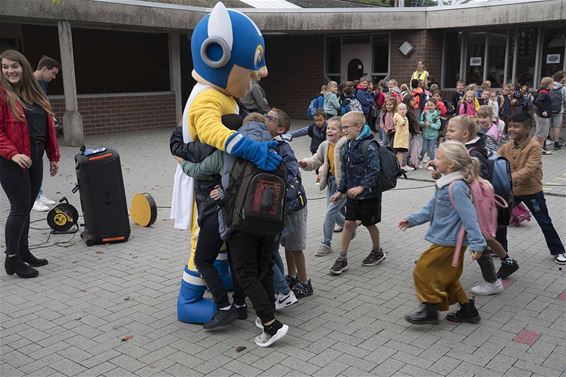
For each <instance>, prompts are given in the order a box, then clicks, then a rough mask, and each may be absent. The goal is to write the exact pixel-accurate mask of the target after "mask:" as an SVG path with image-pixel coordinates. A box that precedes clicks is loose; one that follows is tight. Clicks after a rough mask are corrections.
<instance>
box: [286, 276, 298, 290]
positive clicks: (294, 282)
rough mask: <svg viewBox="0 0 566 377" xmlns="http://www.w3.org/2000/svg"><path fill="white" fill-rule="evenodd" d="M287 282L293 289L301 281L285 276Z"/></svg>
mask: <svg viewBox="0 0 566 377" xmlns="http://www.w3.org/2000/svg"><path fill="white" fill-rule="evenodd" d="M285 282H286V283H287V285H288V286H289V288H291V289H293V287H294V286H295V284H297V283H298V282H299V281H298V280H297V278H294V277H292V276H291V275H286V276H285Z"/></svg>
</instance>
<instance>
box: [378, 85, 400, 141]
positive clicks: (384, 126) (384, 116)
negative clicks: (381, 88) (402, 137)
mask: <svg viewBox="0 0 566 377" xmlns="http://www.w3.org/2000/svg"><path fill="white" fill-rule="evenodd" d="M396 109H397V100H396V99H395V97H393V96H387V97H385V102H384V104H383V109H382V110H381V115H380V117H379V128H380V130H381V132H380V133H381V135H380V136H381V141H383V144H385V145H393V138H394V137H395V124H394V123H393V115H395V111H396Z"/></svg>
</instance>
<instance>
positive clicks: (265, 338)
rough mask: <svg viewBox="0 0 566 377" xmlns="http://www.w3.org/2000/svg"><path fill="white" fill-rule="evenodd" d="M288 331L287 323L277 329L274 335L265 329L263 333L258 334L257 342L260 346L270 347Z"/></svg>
mask: <svg viewBox="0 0 566 377" xmlns="http://www.w3.org/2000/svg"><path fill="white" fill-rule="evenodd" d="M287 331H289V326H287V325H281V328H280V329H279V330H277V332H276V333H275V334H274V335H269V334H268V333H266V332H265V331H264V332H262V333H261V335H258V336H256V338H255V344H257V345H258V346H260V347H269V346H270V345H272V344H273V343H275V342H276V341H278V340H279V339H281V338H283V337H284V336H285V335H286V334H287Z"/></svg>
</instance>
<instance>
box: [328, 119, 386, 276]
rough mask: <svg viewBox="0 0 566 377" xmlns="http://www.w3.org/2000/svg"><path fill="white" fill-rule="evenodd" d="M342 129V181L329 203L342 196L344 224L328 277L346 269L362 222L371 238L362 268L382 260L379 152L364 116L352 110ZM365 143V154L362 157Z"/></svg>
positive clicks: (343, 120)
mask: <svg viewBox="0 0 566 377" xmlns="http://www.w3.org/2000/svg"><path fill="white" fill-rule="evenodd" d="M342 130H343V131H344V133H345V134H346V137H347V139H348V143H347V144H346V146H345V151H344V154H343V157H342V178H341V179H340V185H339V186H338V190H337V191H336V193H335V194H334V195H332V197H331V198H330V201H331V202H332V203H337V202H338V201H339V200H340V199H342V197H343V196H344V195H345V196H346V197H347V198H346V221H345V222H344V231H343V233H342V243H341V249H340V250H341V251H340V256H339V257H338V259H336V261H335V262H334V265H333V266H332V267H331V268H330V274H331V275H340V274H341V273H342V272H344V271H346V270H347V269H348V259H347V253H348V247H349V246H350V241H351V240H352V238H353V235H354V231H355V229H356V227H357V224H356V221H357V220H361V222H362V225H363V226H365V227H366V228H367V230H368V232H369V235H370V237H371V243H372V246H373V247H372V249H371V251H370V253H369V255H368V256H367V257H366V258H365V259H364V260H363V262H362V266H376V265H378V264H379V263H381V262H382V261H383V260H384V259H385V254H384V253H383V250H382V249H381V247H380V246H379V229H378V228H377V226H376V224H377V223H379V222H380V221H381V191H380V190H379V187H378V179H379V174H380V165H379V152H378V150H377V148H378V145H377V142H374V138H373V133H372V132H371V130H370V128H369V126H368V125H367V124H365V117H364V113H362V112H361V111H351V112H349V113H348V114H346V115H344V116H343V117H342ZM364 143H368V145H367V154H366V155H365V156H364V154H365V152H364Z"/></svg>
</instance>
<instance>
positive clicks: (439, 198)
mask: <svg viewBox="0 0 566 377" xmlns="http://www.w3.org/2000/svg"><path fill="white" fill-rule="evenodd" d="M435 163H436V169H437V170H438V172H440V173H441V174H442V177H441V178H440V179H438V180H437V181H436V192H435V195H434V198H432V199H431V200H430V201H429V202H428V203H427V205H426V206H425V207H423V208H422V209H421V210H420V211H419V212H417V213H414V214H412V215H410V216H408V217H407V218H406V219H403V220H401V221H400V222H399V228H400V229H401V230H406V229H407V228H410V227H413V226H415V225H420V224H423V223H425V222H430V228H429V230H428V232H427V234H426V237H425V239H426V240H427V241H429V242H431V243H432V245H431V246H430V247H429V248H428V249H427V250H426V251H425V252H424V253H423V254H422V255H421V257H420V258H419V260H418V261H417V262H416V265H415V269H414V271H413V279H414V282H415V288H416V290H417V298H418V299H419V301H420V302H421V303H423V304H424V305H423V306H422V308H421V309H420V310H418V311H416V312H414V313H412V314H408V315H406V316H405V319H406V320H407V321H408V322H410V323H413V324H417V325H420V324H438V311H439V310H440V311H445V310H448V308H449V305H452V304H455V303H456V302H458V303H459V304H460V309H459V310H457V311H455V312H452V313H449V314H448V315H447V316H446V319H447V320H448V321H451V322H470V323H477V322H479V321H480V319H481V318H480V315H479V313H478V311H477V309H476V307H475V305H474V300H473V299H468V296H467V295H466V292H465V291H464V288H462V286H461V284H460V276H461V275H462V270H463V268H464V257H463V255H464V253H461V254H460V256H459V258H458V260H457V265H456V267H453V266H452V257H453V254H454V251H455V246H456V240H457V235H458V231H459V230H460V227H461V226H463V227H464V229H465V231H466V237H465V239H464V243H463V245H464V247H463V248H462V251H464V249H465V246H469V248H470V251H471V256H472V259H473V260H477V259H478V258H480V257H481V253H482V251H483V250H485V248H486V242H485V239H484V237H483V236H482V233H481V230H480V227H479V225H478V219H477V216H476V210H475V208H474V205H473V204H472V199H471V194H470V190H469V189H468V185H467V184H468V183H470V182H472V181H473V180H474V179H475V178H476V177H477V172H478V169H479V161H478V160H477V159H476V158H473V157H470V156H469V155H468V152H467V150H466V147H465V146H464V144H462V143H460V142H457V141H446V142H444V143H442V144H441V145H440V147H439V150H438V155H437V158H436V161H435ZM449 186H451V189H450V191H451V195H452V197H453V200H454V202H455V206H453V205H452V204H451V201H450V193H449Z"/></svg>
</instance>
